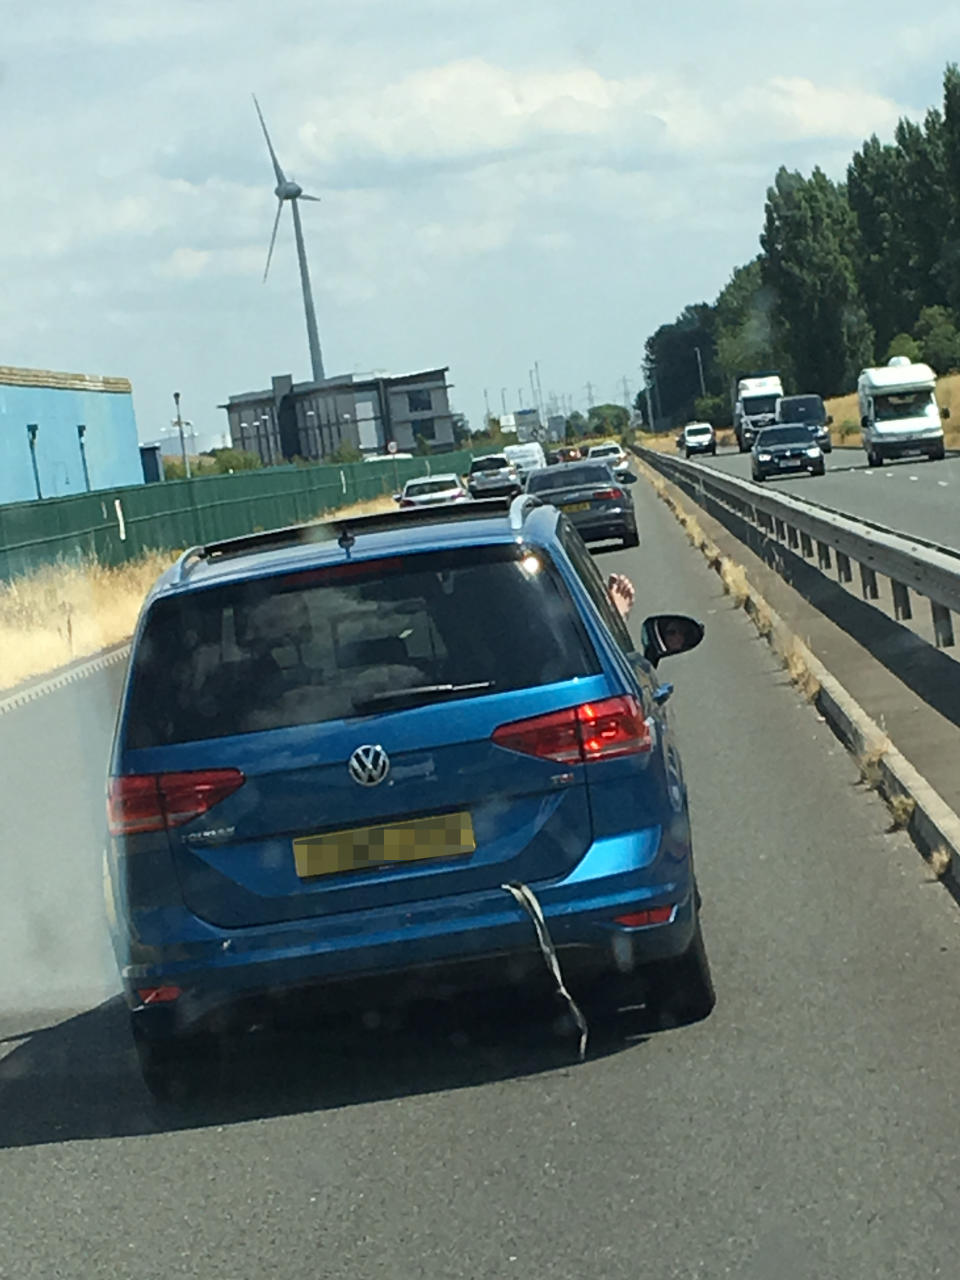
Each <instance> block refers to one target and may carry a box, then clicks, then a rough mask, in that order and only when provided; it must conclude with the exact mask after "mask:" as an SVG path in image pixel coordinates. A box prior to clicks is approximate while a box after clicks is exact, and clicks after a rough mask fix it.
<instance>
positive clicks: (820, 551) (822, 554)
mask: <svg viewBox="0 0 960 1280" xmlns="http://www.w3.org/2000/svg"><path fill="white" fill-rule="evenodd" d="M817 563H818V564H819V565H820V568H821V569H829V568H830V548H829V547H828V546H827V544H826V543H825V542H818V543H817Z"/></svg>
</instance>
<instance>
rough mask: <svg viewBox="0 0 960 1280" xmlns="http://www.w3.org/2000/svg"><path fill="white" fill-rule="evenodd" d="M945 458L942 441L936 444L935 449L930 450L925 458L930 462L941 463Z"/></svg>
mask: <svg viewBox="0 0 960 1280" xmlns="http://www.w3.org/2000/svg"><path fill="white" fill-rule="evenodd" d="M946 456H947V451H946V449H945V448H944V446H943V441H941V442H940V444H938V445H937V447H936V448H935V449H931V451H930V452H929V453H928V454H927V457H928V458H929V459H930V461H931V462H942V461H943V460H944V458H945V457H946Z"/></svg>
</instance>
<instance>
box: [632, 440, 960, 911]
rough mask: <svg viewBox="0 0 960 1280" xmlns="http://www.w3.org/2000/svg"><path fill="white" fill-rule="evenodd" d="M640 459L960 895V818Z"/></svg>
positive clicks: (899, 822) (896, 819)
mask: <svg viewBox="0 0 960 1280" xmlns="http://www.w3.org/2000/svg"><path fill="white" fill-rule="evenodd" d="M636 466H637V469H638V470H639V472H640V474H641V475H642V476H643V478H644V479H645V480H646V481H647V482H648V483H649V484H650V486H651V487H652V488H653V489H654V490H655V491H656V493H657V495H658V497H660V498H661V500H662V501H663V502H664V503H666V505H667V506H668V507H669V508H670V510H671V511H672V512H673V514H674V516H675V517H676V518H677V520H678V521H679V522H680V523H681V524H682V525H683V526H684V528H685V529H686V532H687V536H688V537H689V538H690V541H691V542H692V543H693V545H694V546H695V547H697V549H698V550H699V551H700V552H701V554H702V555H703V556H704V558H705V559H706V560H707V562H708V564H709V565H710V567H711V568H712V569H713V570H714V571H715V572H716V573H717V574H719V575H720V577H721V578H723V580H724V587H725V589H726V590H727V593H728V594H729V595H730V596H731V597H732V598H733V599H734V602H735V603H736V604H738V605H739V606H740V607H741V608H742V609H743V610H744V612H745V613H746V614H747V615H748V617H749V618H750V619H751V621H752V622H753V624H754V626H755V627H756V628H757V630H758V632H759V633H760V635H761V636H763V638H764V639H765V640H766V641H767V643H768V644H769V645H770V648H771V649H772V650H773V651H774V653H776V654H777V656H778V657H779V658H780V660H781V661H782V662H783V664H784V666H785V668H786V669H787V671H788V672H789V674H790V677H791V679H792V680H793V682H794V684H795V685H797V687H798V688H799V689H800V691H801V692H802V693H803V694H804V695H805V696H806V697H807V699H808V700H809V701H810V702H811V703H813V705H814V706H815V707H816V709H817V711H818V712H819V713H820V715H822V716H823V718H824V720H825V721H826V723H827V724H828V725H829V726H830V728H831V730H832V731H833V733H835V734H836V736H837V737H838V738H839V739H840V741H841V742H842V743H843V745H844V746H845V747H846V748H847V750H848V751H849V752H850V753H851V755H853V756H854V758H855V759H856V760H857V762H858V764H859V765H860V769H861V773H862V775H863V778H864V782H865V783H866V784H867V785H869V786H872V787H873V788H874V789H875V790H877V791H878V792H879V793H880V795H881V796H882V797H883V799H884V800H885V802H886V804H887V806H888V808H889V809H890V814H891V818H892V821H893V826H894V827H897V828H903V829H904V830H905V831H906V832H907V833H908V834H909V835H910V837H911V839H912V840H913V842H914V844H915V845H916V847H917V849H918V850H919V851H920V853H921V854H922V856H923V857H924V858H925V859H926V861H927V862H928V863H929V864H930V866H931V869H932V870H933V872H934V874H935V875H936V876H937V878H938V879H940V880H942V881H943V882H944V883H946V884H947V887H948V888H949V889H950V890H951V892H952V893H953V894H954V895H955V896H960V817H958V816H957V814H956V813H955V812H954V810H953V809H951V808H950V806H949V805H948V804H947V803H946V801H945V800H944V799H943V797H942V796H941V795H939V793H938V792H937V791H935V790H934V788H933V787H932V786H931V785H930V783H929V782H927V780H926V779H925V778H924V777H922V776H921V774H920V773H919V772H918V771H917V769H915V768H914V766H913V765H912V764H911V763H910V761H909V760H907V759H906V757H905V756H904V755H903V754H902V753H901V752H900V751H898V750H897V748H896V747H895V746H894V745H893V743H892V742H891V741H890V739H889V738H888V737H887V735H886V734H885V733H884V732H883V730H882V729H881V728H880V726H879V725H878V724H877V723H876V721H875V720H873V719H872V718H871V716H869V715H868V714H867V712H866V711H865V710H864V709H863V707H861V706H860V704H859V703H858V702H857V701H856V700H855V699H854V698H853V697H851V695H850V694H849V693H848V692H847V690H846V689H845V688H844V687H843V685H842V684H841V683H840V681H839V680H837V678H836V677H835V676H834V675H832V674H831V673H830V672H829V671H828V670H827V668H826V667H825V666H824V665H823V663H822V662H821V661H820V659H819V658H818V657H817V656H816V655H815V654H814V653H813V652H812V651H811V650H810V649H809V647H808V646H807V645H806V644H804V643H803V641H802V640H801V639H800V637H799V636H798V635H796V633H795V632H793V631H792V630H791V629H790V628H789V627H788V626H787V625H786V623H785V622H784V621H783V619H782V618H781V617H780V616H779V614H777V613H776V611H775V610H774V609H772V608H771V607H770V605H769V604H768V603H767V601H766V600H765V599H764V597H763V596H762V595H761V594H760V592H759V591H757V590H756V588H755V587H754V586H753V585H752V583H751V582H750V581H749V579H748V578H747V576H746V572H745V570H744V569H743V567H742V565H739V564H737V563H736V562H735V561H734V560H732V559H731V558H730V557H729V556H726V555H725V554H724V553H723V552H721V551H720V549H719V548H718V547H717V546H716V545H715V544H714V543H712V542H711V541H710V539H709V538H708V537H706V535H705V534H704V533H703V531H702V529H700V527H699V523H698V521H697V517H696V515H695V514H694V513H693V512H691V511H689V510H688V509H687V508H686V507H685V506H684V504H683V503H682V502H681V501H680V500H679V499H678V498H677V496H676V492H674V491H672V490H673V489H674V486H672V485H671V484H670V483H669V481H667V480H665V479H664V478H663V477H662V476H660V475H658V474H657V472H655V471H653V470H652V468H650V467H648V466H647V465H646V463H644V462H641V461H640V460H639V459H637V460H636ZM731 584H733V585H731Z"/></svg>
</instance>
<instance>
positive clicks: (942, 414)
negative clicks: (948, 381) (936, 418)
mask: <svg viewBox="0 0 960 1280" xmlns="http://www.w3.org/2000/svg"><path fill="white" fill-rule="evenodd" d="M940 417H941V418H949V417H950V410H949V409H948V408H947V406H946V405H943V406H942V407H941V409H940Z"/></svg>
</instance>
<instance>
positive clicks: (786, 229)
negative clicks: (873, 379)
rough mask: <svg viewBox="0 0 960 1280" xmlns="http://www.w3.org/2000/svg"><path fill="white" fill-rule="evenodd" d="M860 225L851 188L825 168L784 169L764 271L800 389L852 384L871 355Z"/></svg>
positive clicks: (832, 390)
mask: <svg viewBox="0 0 960 1280" xmlns="http://www.w3.org/2000/svg"><path fill="white" fill-rule="evenodd" d="M855 230H856V228H855V222H854V218H853V214H852V212H851V209H850V206H849V204H848V203H847V199H846V192H845V190H844V189H843V188H842V187H838V186H837V185H836V184H835V183H833V182H831V181H830V179H829V178H828V177H827V176H826V174H825V173H823V171H822V170H821V169H819V168H816V169H814V171H813V173H812V174H811V176H810V177H809V178H804V177H802V175H801V174H799V173H790V172H788V170H786V169H784V168H781V169H780V171H779V172H778V174H777V177H776V181H775V183H774V185H773V186H772V187H771V188H770V190H769V191H768V193H767V204H766V218H765V223H764V230H763V234H762V235H761V237H760V243H761V244H762V246H763V249H764V253H765V257H764V260H763V263H762V274H763V279H764V282H765V283H766V284H768V285H769V286H770V287H771V289H773V291H774V294H775V298H776V302H775V312H774V315H775V324H776V329H777V332H778V337H779V339H780V341H781V342H782V344H783V345H784V346H785V347H787V348H788V349H789V350H790V351H791V353H792V355H793V362H794V375H795V378H796V382H797V386H798V389H799V390H801V391H813V392H819V393H820V394H821V395H834V394H836V393H838V392H842V391H846V390H848V389H849V388H850V387H852V386H854V385H855V384H856V380H857V375H858V373H859V371H860V369H861V368H862V367H863V366H864V364H868V363H869V362H870V359H871V358H872V351H873V330H872V329H871V327H870V324H869V321H868V319H867V314H866V309H865V307H864V305H863V299H862V297H861V295H860V290H859V287H858V284H857V279H856V275H855V273H854V267H853V253H854V251H855Z"/></svg>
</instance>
